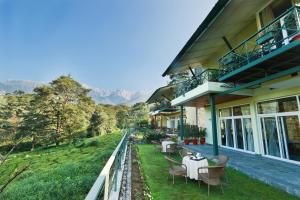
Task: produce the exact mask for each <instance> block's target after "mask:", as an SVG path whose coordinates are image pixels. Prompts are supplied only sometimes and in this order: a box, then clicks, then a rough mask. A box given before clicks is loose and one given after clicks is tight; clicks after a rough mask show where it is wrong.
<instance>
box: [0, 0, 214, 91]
mask: <svg viewBox="0 0 300 200" xmlns="http://www.w3.org/2000/svg"><path fill="white" fill-rule="evenodd" d="M215 2H216V0H0V69H1V70H0V81H5V80H11V79H13V80H34V81H41V82H49V81H51V80H53V79H55V78H57V77H58V76H60V75H69V74H70V75H71V76H72V77H73V78H74V79H76V80H78V81H79V82H81V83H84V84H87V85H90V86H93V87H99V88H104V89H125V90H132V91H139V90H144V91H148V90H154V89H156V88H158V87H160V86H163V85H166V84H167V81H168V79H167V78H163V77H162V76H161V74H162V73H163V72H164V70H165V69H166V68H167V67H168V66H169V64H170V63H171V62H172V60H173V59H174V58H175V56H176V55H177V54H178V52H179V51H180V49H181V48H182V47H183V45H184V44H185V43H186V42H187V40H188V39H189V38H190V37H191V35H192V34H193V32H194V31H195V30H196V28H197V27H198V26H199V25H200V23H201V22H202V21H203V20H204V18H205V17H206V15H207V14H208V12H209V11H210V10H211V8H212V7H213V5H214V4H215Z"/></svg>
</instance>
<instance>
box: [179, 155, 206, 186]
mask: <svg viewBox="0 0 300 200" xmlns="http://www.w3.org/2000/svg"><path fill="white" fill-rule="evenodd" d="M193 157H194V156H193ZM190 158H191V156H185V157H183V159H182V164H185V165H186V167H187V176H188V177H189V178H190V179H195V180H198V168H199V167H207V166H208V161H207V159H203V160H199V161H197V160H191V159H190ZM194 158H195V157H194ZM200 173H208V170H207V169H200Z"/></svg>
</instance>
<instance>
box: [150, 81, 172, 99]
mask: <svg viewBox="0 0 300 200" xmlns="http://www.w3.org/2000/svg"><path fill="white" fill-rule="evenodd" d="M174 88H175V85H167V86H164V87H160V88H158V89H157V90H155V91H154V92H153V94H152V95H151V96H150V97H149V99H148V100H147V101H146V103H155V102H158V101H160V99H161V98H167V99H168V100H171V99H172V98H173V92H174Z"/></svg>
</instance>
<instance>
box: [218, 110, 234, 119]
mask: <svg viewBox="0 0 300 200" xmlns="http://www.w3.org/2000/svg"><path fill="white" fill-rule="evenodd" d="M219 115H220V117H230V116H232V112H231V108H223V109H220V111H219Z"/></svg>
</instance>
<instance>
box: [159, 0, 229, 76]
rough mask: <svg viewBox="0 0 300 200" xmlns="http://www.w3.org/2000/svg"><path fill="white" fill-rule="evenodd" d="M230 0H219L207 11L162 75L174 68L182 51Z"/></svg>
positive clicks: (187, 47) (188, 46)
mask: <svg viewBox="0 0 300 200" xmlns="http://www.w3.org/2000/svg"><path fill="white" fill-rule="evenodd" d="M228 2H230V0H219V1H218V2H217V3H216V4H215V6H214V7H213V9H212V10H211V11H210V12H209V14H208V15H207V17H206V18H205V19H204V21H203V22H202V23H201V24H200V26H199V27H198V28H197V30H196V31H195V32H194V34H193V35H192V37H191V38H190V39H189V40H188V42H187V43H186V44H185V45H184V46H183V48H182V49H181V50H180V52H179V53H178V55H177V56H176V57H175V59H174V60H173V61H172V63H171V64H170V65H169V67H168V68H167V69H166V71H165V72H164V73H163V74H162V76H166V75H168V74H169V72H170V71H171V69H173V68H176V63H177V61H178V60H179V59H180V58H181V57H182V56H183V55H184V53H185V52H186V51H187V50H188V49H189V48H190V47H191V46H192V45H193V43H194V42H195V41H196V40H197V38H198V37H199V36H200V35H201V34H202V33H203V32H204V31H205V30H206V29H207V28H208V26H209V24H210V23H211V22H213V20H214V19H215V18H216V17H217V16H218V14H219V13H220V12H221V11H222V10H223V8H224V7H225V6H226V5H227V3H228Z"/></svg>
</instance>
